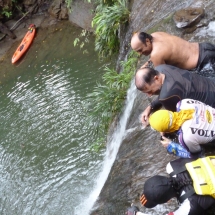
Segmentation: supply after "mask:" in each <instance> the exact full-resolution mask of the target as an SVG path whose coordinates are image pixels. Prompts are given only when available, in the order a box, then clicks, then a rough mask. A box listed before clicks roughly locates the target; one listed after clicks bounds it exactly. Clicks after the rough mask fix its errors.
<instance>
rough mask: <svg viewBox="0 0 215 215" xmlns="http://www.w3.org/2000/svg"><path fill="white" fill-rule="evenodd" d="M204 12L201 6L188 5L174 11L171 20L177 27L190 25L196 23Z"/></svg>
mask: <svg viewBox="0 0 215 215" xmlns="http://www.w3.org/2000/svg"><path fill="white" fill-rule="evenodd" d="M204 14H205V11H204V9H203V8H192V7H188V8H185V9H181V10H178V11H176V12H175V14H174V16H173V20H174V22H175V24H176V26H177V27H178V28H185V27H191V26H194V25H196V24H198V23H199V21H200V20H201V18H203V17H204Z"/></svg>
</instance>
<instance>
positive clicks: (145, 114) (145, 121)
mask: <svg viewBox="0 0 215 215" xmlns="http://www.w3.org/2000/svg"><path fill="white" fill-rule="evenodd" d="M161 107H162V104H161V103H160V102H159V100H158V98H156V100H155V101H153V102H152V103H151V104H150V105H149V106H148V107H147V108H146V109H145V110H144V111H143V113H142V115H141V122H142V123H143V125H145V126H147V125H148V124H149V115H150V113H151V112H154V111H157V110H159V109H160V108H161Z"/></svg>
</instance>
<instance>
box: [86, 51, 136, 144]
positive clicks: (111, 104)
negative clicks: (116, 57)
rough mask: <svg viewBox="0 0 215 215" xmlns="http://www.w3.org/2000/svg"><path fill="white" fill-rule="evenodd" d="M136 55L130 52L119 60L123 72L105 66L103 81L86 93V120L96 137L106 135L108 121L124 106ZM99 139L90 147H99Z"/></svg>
mask: <svg viewBox="0 0 215 215" xmlns="http://www.w3.org/2000/svg"><path fill="white" fill-rule="evenodd" d="M137 60H138V55H137V53H135V52H133V51H132V52H131V53H130V55H129V56H128V60H127V61H126V62H121V65H122V67H123V72H121V73H119V74H118V73H117V72H116V71H115V70H114V69H110V68H107V67H106V68H105V71H106V72H105V74H104V75H103V77H102V80H103V83H102V84H101V83H98V84H97V86H96V87H95V88H94V90H93V92H92V93H90V94H89V95H88V100H89V104H90V106H88V113H89V114H88V118H87V122H88V125H89V126H93V127H95V132H96V133H97V135H98V137H101V136H103V137H104V136H106V134H107V131H108V128H109V126H110V123H111V122H112V121H113V119H114V117H116V116H117V115H118V114H119V113H120V112H121V111H122V108H123V107H124V101H125V98H126V93H127V89H128V88H129V86H130V82H131V79H132V78H133V76H134V71H135V70H136V65H137ZM100 140H102V143H101V144H99V141H97V142H96V143H94V144H93V146H92V148H99V147H100V146H101V145H103V143H104V142H105V141H104V139H100Z"/></svg>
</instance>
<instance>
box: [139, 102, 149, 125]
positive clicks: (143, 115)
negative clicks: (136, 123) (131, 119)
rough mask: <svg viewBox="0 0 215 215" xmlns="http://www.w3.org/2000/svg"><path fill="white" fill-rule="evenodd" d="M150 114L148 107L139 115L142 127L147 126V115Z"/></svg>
mask: <svg viewBox="0 0 215 215" xmlns="http://www.w3.org/2000/svg"><path fill="white" fill-rule="evenodd" d="M150 112H151V106H148V107H147V108H146V109H145V110H144V111H143V113H142V115H141V122H142V124H143V125H144V126H147V125H148V124H149V114H150Z"/></svg>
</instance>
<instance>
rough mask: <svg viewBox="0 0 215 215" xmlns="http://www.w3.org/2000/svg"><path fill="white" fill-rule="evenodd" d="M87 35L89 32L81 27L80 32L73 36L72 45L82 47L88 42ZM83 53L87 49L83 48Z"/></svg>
mask: <svg viewBox="0 0 215 215" xmlns="http://www.w3.org/2000/svg"><path fill="white" fill-rule="evenodd" d="M89 35H90V32H88V31H87V30H85V29H83V30H82V32H81V34H80V35H79V36H78V37H77V38H75V40H74V42H73V45H74V46H78V45H79V47H80V49H82V48H84V45H85V44H86V43H89ZM82 38H84V41H83V40H81V39H82ZM83 53H88V51H87V49H85V50H84V51H83Z"/></svg>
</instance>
